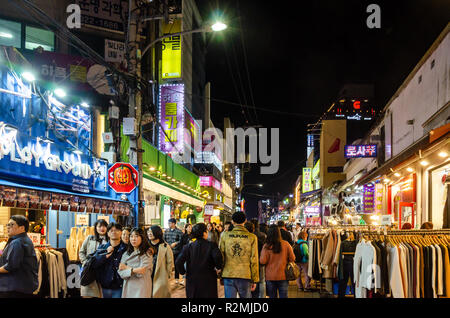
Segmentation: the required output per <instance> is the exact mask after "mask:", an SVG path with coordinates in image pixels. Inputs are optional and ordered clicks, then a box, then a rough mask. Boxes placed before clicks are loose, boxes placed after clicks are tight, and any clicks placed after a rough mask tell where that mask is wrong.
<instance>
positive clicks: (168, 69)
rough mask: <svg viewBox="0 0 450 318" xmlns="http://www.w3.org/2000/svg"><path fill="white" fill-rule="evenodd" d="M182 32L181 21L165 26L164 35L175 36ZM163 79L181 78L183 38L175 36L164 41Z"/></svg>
mask: <svg viewBox="0 0 450 318" xmlns="http://www.w3.org/2000/svg"><path fill="white" fill-rule="evenodd" d="M179 32H181V20H180V19H177V20H175V21H174V22H173V23H167V24H164V26H163V33H164V35H166V34H173V33H179ZM161 63H162V67H161V78H162V79H168V78H181V36H180V35H173V36H170V37H167V38H165V39H163V41H162V62H161Z"/></svg>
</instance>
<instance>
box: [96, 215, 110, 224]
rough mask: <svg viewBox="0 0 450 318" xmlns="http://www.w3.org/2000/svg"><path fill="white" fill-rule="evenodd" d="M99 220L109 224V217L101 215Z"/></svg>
mask: <svg viewBox="0 0 450 318" xmlns="http://www.w3.org/2000/svg"><path fill="white" fill-rule="evenodd" d="M97 220H105V221H106V223H108V224H109V215H99V216H98V217H97Z"/></svg>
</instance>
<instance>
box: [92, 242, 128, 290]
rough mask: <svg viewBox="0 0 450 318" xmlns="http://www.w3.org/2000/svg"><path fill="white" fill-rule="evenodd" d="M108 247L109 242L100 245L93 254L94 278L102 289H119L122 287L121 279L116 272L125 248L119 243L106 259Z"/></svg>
mask: <svg viewBox="0 0 450 318" xmlns="http://www.w3.org/2000/svg"><path fill="white" fill-rule="evenodd" d="M110 246H111V243H110V242H108V243H106V244H102V245H100V246H99V247H98V249H97V251H96V252H95V262H94V268H95V276H96V278H97V282H99V283H100V285H101V286H102V288H106V289H120V288H122V285H123V279H122V278H121V277H120V276H119V273H118V272H117V271H118V269H119V264H120V260H121V259H122V255H123V253H125V251H126V250H127V246H126V245H125V244H124V243H123V242H120V244H119V245H117V246H116V247H115V248H114V251H113V253H112V255H111V256H110V257H109V258H106V250H107V249H108V247H110Z"/></svg>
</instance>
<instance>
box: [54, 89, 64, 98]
mask: <svg viewBox="0 0 450 318" xmlns="http://www.w3.org/2000/svg"><path fill="white" fill-rule="evenodd" d="M53 92H54V93H55V95H56V96H58V97H66V95H67V94H66V92H65V91H64V90H63V89H62V88H57V89H55V90H54V91H53Z"/></svg>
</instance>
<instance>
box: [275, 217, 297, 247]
mask: <svg viewBox="0 0 450 318" xmlns="http://www.w3.org/2000/svg"><path fill="white" fill-rule="evenodd" d="M278 227H279V229H280V233H281V238H282V239H283V240H285V241H286V242H288V243H289V244H291V246H292V245H293V244H294V240H293V239H292V235H291V233H289V232H288V231H287V230H286V224H285V223H284V221H282V220H280V221H278Z"/></svg>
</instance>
